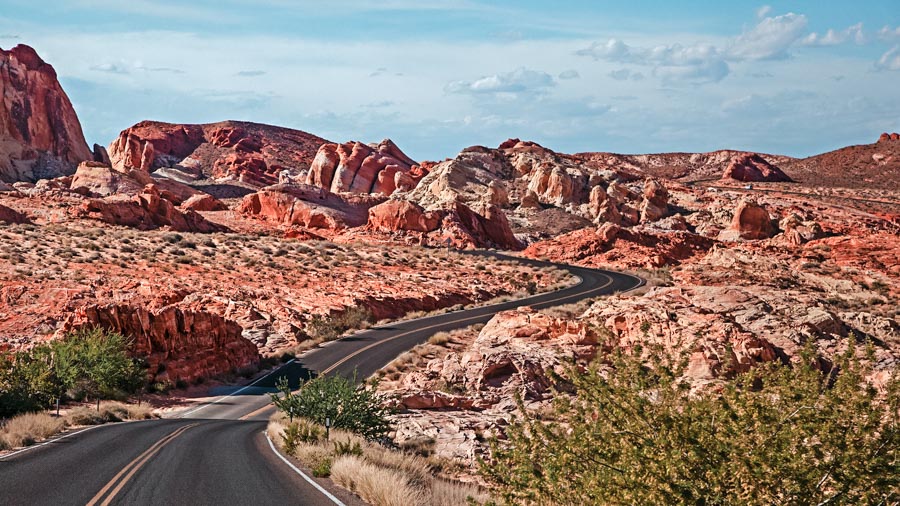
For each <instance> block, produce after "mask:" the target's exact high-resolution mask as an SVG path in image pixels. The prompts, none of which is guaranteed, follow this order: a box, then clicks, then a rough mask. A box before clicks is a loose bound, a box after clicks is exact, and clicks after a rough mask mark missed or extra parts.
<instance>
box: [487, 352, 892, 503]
mask: <svg viewBox="0 0 900 506" xmlns="http://www.w3.org/2000/svg"><path fill="white" fill-rule="evenodd" d="M849 341H850V342H849V343H848V347H847V351H846V353H844V354H843V355H842V356H841V357H840V359H839V360H838V361H837V363H836V364H835V366H834V367H832V368H831V369H830V370H829V371H828V372H827V373H823V372H822V371H821V370H820V367H819V362H818V361H817V360H816V357H815V355H814V353H813V352H812V349H811V348H807V349H806V350H805V351H804V352H803V354H802V355H801V359H800V361H799V362H797V363H795V364H793V365H792V366H786V365H781V364H780V363H778V362H771V363H768V364H765V365H759V366H757V367H755V368H753V369H752V370H751V371H750V372H747V373H744V374H741V375H739V376H738V377H737V378H735V379H734V380H733V381H729V382H726V383H725V384H723V385H722V387H721V390H720V391H718V392H707V393H705V394H701V395H697V394H695V393H693V392H691V390H690V388H689V385H687V384H686V383H684V382H683V381H682V380H681V379H679V378H681V377H682V375H681V371H682V369H683V368H684V367H685V364H684V363H682V362H677V361H674V362H672V361H663V360H662V359H657V360H655V362H654V363H653V364H652V366H651V367H646V366H645V364H644V363H643V362H642V361H641V360H640V359H638V358H635V357H634V356H631V355H625V354H618V355H614V356H611V357H608V358H607V359H606V360H604V362H607V363H611V364H612V367H611V368H610V367H607V366H602V365H600V364H597V365H595V366H594V367H593V368H592V369H591V370H589V371H588V372H587V373H585V374H579V373H577V372H575V371H573V374H572V376H573V378H574V380H573V381H574V384H575V387H576V389H577V396H576V397H575V398H574V399H569V398H565V397H560V398H558V401H559V402H558V404H557V411H556V414H555V415H556V416H555V421H553V422H545V421H542V420H539V419H537V418H535V417H533V416H531V415H529V414H527V413H525V414H524V415H523V417H522V418H520V419H519V420H518V421H516V422H515V423H513V424H512V425H511V426H510V427H509V428H508V430H507V435H508V438H509V439H508V441H506V442H500V441H495V442H494V443H493V444H492V459H491V460H490V461H489V462H486V463H485V464H484V465H483V466H482V471H483V472H484V474H485V476H486V477H487V478H488V479H489V480H491V481H492V482H493V483H494V484H495V486H496V487H497V490H498V492H499V493H500V494H501V495H502V497H503V498H504V500H506V501H507V502H509V503H515V504H546V503H555V504H558V503H563V504H893V503H896V502H897V500H898V499H900V472H898V471H900V467H898V462H900V426H898V413H900V377H898V375H897V374H896V372H895V373H894V374H893V376H892V377H891V378H890V379H888V381H887V382H886V383H885V385H886V387H885V390H884V391H881V392H879V391H877V390H876V389H875V388H873V387H872V386H869V385H867V384H866V381H865V379H864V378H866V377H867V376H868V375H869V374H870V373H871V372H872V370H871V361H870V359H871V356H869V357H868V358H866V359H864V360H860V359H859V358H858V357H857V353H856V350H855V347H854V345H853V339H852V338H851V339H850V340H849Z"/></svg>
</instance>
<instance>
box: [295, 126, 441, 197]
mask: <svg viewBox="0 0 900 506" xmlns="http://www.w3.org/2000/svg"><path fill="white" fill-rule="evenodd" d="M424 175H425V172H424V170H423V169H422V168H421V167H420V166H418V165H417V164H416V162H415V161H414V160H413V159H411V158H409V157H408V156H406V155H405V154H404V153H403V152H402V151H400V148H398V147H397V145H396V144H394V143H393V141H391V140H390V139H385V140H383V141H381V142H380V143H379V144H374V145H367V144H363V143H361V142H346V143H344V144H324V145H322V147H320V148H319V151H318V153H316V157H315V159H314V160H313V162H312V165H311V166H310V168H309V173H308V174H307V176H306V184H309V185H312V186H318V187H319V188H323V189H325V190H329V191H331V192H334V193H341V192H350V193H381V194H384V195H390V194H392V193H394V192H395V191H409V190H411V189H413V188H414V187H415V186H416V183H418V182H419V180H420V179H421V178H422V176H424Z"/></svg>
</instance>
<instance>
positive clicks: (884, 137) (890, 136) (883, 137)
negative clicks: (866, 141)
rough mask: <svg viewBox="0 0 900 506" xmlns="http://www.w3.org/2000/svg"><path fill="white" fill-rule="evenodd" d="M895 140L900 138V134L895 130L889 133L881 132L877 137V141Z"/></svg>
mask: <svg viewBox="0 0 900 506" xmlns="http://www.w3.org/2000/svg"><path fill="white" fill-rule="evenodd" d="M896 140H900V134H898V133H896V132H894V133H890V134H889V133H887V132H885V133H883V134H881V136H880V137H878V142H885V141H896Z"/></svg>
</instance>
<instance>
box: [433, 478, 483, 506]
mask: <svg viewBox="0 0 900 506" xmlns="http://www.w3.org/2000/svg"><path fill="white" fill-rule="evenodd" d="M470 498H471V499H473V500H475V503H476V504H485V503H487V502H488V501H490V500H491V496H490V495H489V494H487V493H485V492H484V490H482V489H480V488H478V487H476V486H475V485H470V484H468V483H457V482H451V481H447V480H440V479H436V480H434V481H432V482H431V506H459V505H462V504H471V501H470V500H469V499H470Z"/></svg>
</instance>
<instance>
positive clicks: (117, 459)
mask: <svg viewBox="0 0 900 506" xmlns="http://www.w3.org/2000/svg"><path fill="white" fill-rule="evenodd" d="M472 254H477V255H493V256H501V255H497V254H495V253H489V252H475V253H472ZM516 260H517V261H521V262H523V263H529V264H535V265H548V264H547V263H546V262H539V261H534V260H523V259H516ZM559 267H561V268H565V269H567V270H569V271H570V272H572V273H573V274H574V275H576V276H578V277H579V278H581V280H582V281H581V283H579V284H578V285H576V286H573V287H569V288H566V289H563V290H559V291H556V292H552V293H546V294H541V295H537V296H534V297H529V298H527V299H522V300H517V301H510V302H505V303H502V304H496V305H492V306H486V307H481V308H475V309H470V310H465V311H457V312H453V313H445V314H441V315H436V316H431V317H426V318H419V319H416V320H409V321H405V322H398V323H395V324H390V325H386V326H382V327H376V328H372V329H369V330H367V331H364V332H360V333H357V334H355V335H353V336H351V337H348V338H345V339H342V340H339V341H334V342H332V343H330V344H328V345H326V346H322V347H320V348H316V349H314V350H312V351H310V352H308V353H307V354H305V355H304V356H302V357H300V358H298V359H296V360H295V361H292V362H290V363H287V364H285V365H284V366H282V367H281V368H280V369H278V370H276V371H275V372H273V373H271V374H269V375H267V376H265V377H263V378H260V379H259V380H257V381H255V382H254V383H252V384H251V385H248V386H244V387H240V388H234V387H231V388H227V389H221V390H220V391H218V392H214V395H220V397H218V398H216V399H214V400H213V401H212V402H210V403H207V404H203V405H201V406H198V407H195V408H192V409H189V410H186V411H185V412H183V413H181V414H180V415H179V416H180V417H179V418H174V419H163V420H151V421H144V422H131V423H125V424H113V425H108V426H102V427H97V428H92V429H89V430H86V431H84V432H80V433H76V434H73V435H69V436H67V437H65V438H62V439H59V440H57V441H53V442H50V443H48V444H45V445H42V446H40V447H36V448H32V449H30V450H27V451H24V452H21V453H18V454H14V455H8V456H6V457H0V504H4V505H16V504H23V505H24V504H28V505H43V504H88V505H95V504H96V505H105V504H161V505H179V504H190V505H192V506H200V505H207V504H208V505H222V504H229V505H231V504H254V505H262V504H310V505H329V504H334V501H333V500H331V499H329V498H327V497H326V496H325V495H324V494H323V493H322V492H321V491H319V490H317V489H316V488H315V487H313V486H312V485H310V484H309V483H308V482H307V481H306V480H305V479H304V477H302V476H301V475H299V474H298V473H296V472H295V471H294V470H292V469H291V468H290V467H288V466H287V465H286V464H285V463H284V462H282V461H281V460H280V459H279V457H278V456H277V455H276V454H275V453H274V452H272V450H271V448H270V447H269V443H268V441H267V440H266V438H265V436H264V435H263V433H262V432H263V429H264V428H265V425H266V420H267V419H268V416H269V415H270V414H271V407H270V406H269V398H268V395H266V394H268V393H269V392H272V391H274V386H275V381H276V379H277V378H279V377H282V376H285V377H287V378H289V380H290V382H291V383H292V384H293V385H295V386H296V385H298V384H299V382H300V380H301V379H305V378H308V377H310V376H312V375H315V374H341V375H345V376H350V375H352V374H354V371H355V372H356V374H357V375H358V377H359V378H365V377H368V376H369V375H371V374H372V373H374V372H375V371H377V370H378V369H380V368H381V367H383V366H384V365H386V364H388V363H389V362H390V361H391V360H393V359H394V358H395V357H396V356H397V355H399V354H400V353H402V352H404V351H406V350H408V349H410V348H412V347H413V346H415V345H416V344H419V343H421V342H424V341H426V340H427V339H428V338H429V337H430V336H431V335H433V334H434V333H436V332H440V331H446V330H452V329H456V328H460V327H465V326H469V325H472V324H475V323H483V322H486V321H488V320H489V319H490V318H491V316H492V315H493V314H494V313H496V312H498V311H502V310H506V309H512V308H515V307H519V306H522V305H530V306H532V307H535V308H545V307H551V306H558V305H564V304H570V303H573V302H577V301H579V300H582V299H586V298H591V297H596V296H598V295H603V294H610V293H613V292H616V291H625V290H629V289H632V288H635V287H637V286H640V285H641V284H642V283H643V281H642V280H640V279H639V278H637V277H634V276H630V275H627V274H621V273H616V272H611V271H600V270H594V269H583V268H579V267H572V266H565V265H559ZM331 492H332V493H333V494H334V495H335V496H336V498H337V500H339V501H342V502H344V503H346V504H348V505H350V504H357V503H358V501H357V500H356V499H355V498H353V497H352V496H350V495H349V494H347V493H346V492H344V491H341V490H337V491H335V490H331Z"/></svg>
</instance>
